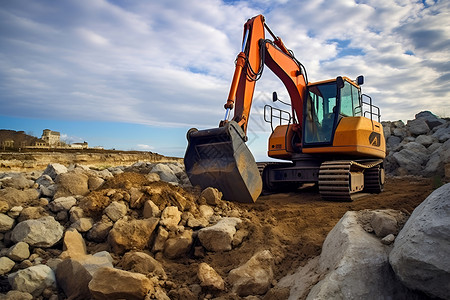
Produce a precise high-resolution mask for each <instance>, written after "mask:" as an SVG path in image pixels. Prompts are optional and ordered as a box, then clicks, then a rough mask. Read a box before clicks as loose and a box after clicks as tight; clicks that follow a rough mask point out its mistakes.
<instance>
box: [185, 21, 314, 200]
mask: <svg viewBox="0 0 450 300" xmlns="http://www.w3.org/2000/svg"><path fill="white" fill-rule="evenodd" d="M265 29H267V31H269V33H270V34H271V35H272V37H273V38H274V40H273V41H270V40H266V39H265ZM264 66H267V67H269V68H270V69H271V70H272V71H273V72H274V73H275V75H277V76H278V77H279V78H280V80H281V81H282V82H283V84H284V85H285V86H286V89H287V91H288V93H289V96H290V98H291V102H292V110H293V116H295V117H294V120H293V123H296V125H295V126H297V127H298V129H300V128H301V126H302V120H303V117H302V114H303V99H305V96H306V93H307V91H306V85H307V83H306V79H305V78H306V74H304V72H302V69H303V68H302V65H301V64H300V62H298V61H297V60H296V59H295V57H294V56H293V54H292V52H290V51H289V50H288V49H287V48H286V47H285V46H284V44H283V42H282V41H281V39H280V38H278V37H276V36H275V35H274V34H273V33H272V31H271V30H270V29H269V27H268V26H267V25H265V23H264V17H263V16H262V15H258V16H256V17H254V18H252V19H250V20H248V21H247V22H246V23H245V25H244V35H243V42H242V51H241V52H240V53H239V54H238V56H237V59H236V67H235V71H234V75H233V80H232V83H231V87H230V92H229V95H228V100H227V102H226V104H225V109H226V113H225V119H224V120H223V121H221V122H220V125H219V127H218V128H212V129H206V130H200V131H199V130H197V129H195V128H192V129H190V130H189V131H188V133H187V139H188V147H187V149H186V154H185V156H184V164H185V167H186V172H187V174H188V176H189V179H190V181H191V183H192V184H193V185H199V186H200V187H202V188H206V187H210V186H211V187H216V188H218V189H219V190H220V191H221V192H222V193H223V197H224V199H226V200H230V201H237V202H244V203H252V202H254V201H256V199H257V198H258V196H259V194H260V193H261V190H262V181H261V176H260V173H259V170H258V167H257V165H256V162H255V159H254V157H253V155H252V154H251V152H250V150H249V149H248V147H247V146H246V145H245V142H246V141H247V135H246V133H247V126H248V120H249V116H250V109H251V106H252V101H253V93H254V90H255V84H256V81H257V80H258V79H259V78H260V77H261V74H262V72H263V69H264ZM232 109H234V116H233V118H232V120H229V116H230V111H231V110H232ZM296 131H297V132H301V130H296Z"/></svg>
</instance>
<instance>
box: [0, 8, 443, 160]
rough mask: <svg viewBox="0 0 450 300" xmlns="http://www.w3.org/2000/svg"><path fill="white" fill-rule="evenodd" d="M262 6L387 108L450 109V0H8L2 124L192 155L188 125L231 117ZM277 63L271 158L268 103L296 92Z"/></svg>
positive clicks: (256, 122) (323, 68)
mask: <svg viewBox="0 0 450 300" xmlns="http://www.w3.org/2000/svg"><path fill="white" fill-rule="evenodd" d="M260 13H262V14H264V15H265V17H266V22H267V23H268V25H269V26H270V27H271V29H272V30H273V31H274V32H275V33H276V34H277V35H279V36H280V37H282V38H283V40H284V42H285V44H286V45H287V47H288V48H290V49H292V50H293V51H294V52H295V54H296V57H297V58H298V59H299V60H300V61H301V62H302V63H303V64H304V65H305V67H306V69H307V71H308V77H309V79H310V81H318V80H322V79H328V78H334V77H336V76H338V75H345V76H348V77H350V78H356V77H357V76H358V75H361V74H362V75H364V76H365V78H366V80H365V81H366V82H365V85H364V86H363V89H364V92H365V93H367V94H369V95H371V96H372V98H373V99H374V102H375V103H376V104H377V105H378V106H380V107H381V112H382V119H383V120H399V119H402V120H404V121H406V120H409V119H413V118H414V115H415V114H416V113H418V112H420V111H422V110H430V111H432V112H434V113H435V114H437V115H440V116H443V117H450V104H449V103H450V101H449V96H450V84H449V83H450V74H449V73H450V21H449V20H450V1H434V0H426V1H408V0H397V1H394V0H367V1H362V0H357V1H355V0H315V1H303V0H300V1H299V0H292V1H291V0H251V1H238V0H236V1H221V0H208V1H195V0H184V1H175V0H166V1H138V0H129V1H124V0H123V1H122V0H117V1H112V0H110V1H106V0H89V1H78V0H66V1H50V0H35V1H25V0H14V1H13V0H5V1H2V2H1V4H0V128H1V129H13V130H24V131H26V132H31V133H33V134H34V135H36V136H40V135H41V133H42V130H43V129H46V128H49V129H52V130H55V131H59V132H61V135H62V137H63V138H64V139H65V140H66V141H69V142H79V141H87V142H88V143H89V145H91V146H104V147H105V148H115V149H123V150H150V151H154V152H158V153H161V154H165V155H175V156H183V155H184V150H185V148H186V145H187V142H186V139H185V134H186V131H187V130H188V129H189V128H191V127H197V128H199V129H205V128H211V127H216V126H217V124H218V123H219V121H220V119H221V118H223V115H224V110H223V104H224V103H225V102H226V97H227V95H228V89H229V85H230V82H231V78H232V75H233V70H234V60H235V57H236V55H237V53H238V51H239V48H240V43H241V39H242V26H243V24H244V23H245V21H246V20H247V19H248V18H250V17H253V16H255V15H257V14H260ZM265 70H266V72H265V73H264V74H263V77H262V79H261V80H260V81H259V82H258V83H257V85H256V92H255V99H254V104H253V108H252V112H253V113H252V116H251V120H250V123H249V132H248V133H249V145H250V149H251V150H252V152H253V153H254V155H255V156H256V158H257V159H258V160H263V159H264V158H265V152H266V141H267V137H268V135H269V134H270V125H268V124H265V123H264V122H263V114H262V111H263V107H264V105H265V104H269V103H271V100H270V99H271V94H272V92H273V91H274V90H276V91H277V92H278V93H279V96H280V98H281V99H283V100H285V101H286V100H288V96H287V93H286V91H285V89H284V87H283V85H282V84H281V82H280V81H279V80H278V79H277V78H276V77H275V76H274V75H272V74H270V70H269V69H268V68H266V69H265ZM282 108H283V107H282Z"/></svg>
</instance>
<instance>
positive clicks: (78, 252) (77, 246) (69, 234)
mask: <svg viewBox="0 0 450 300" xmlns="http://www.w3.org/2000/svg"><path fill="white" fill-rule="evenodd" d="M86 254H87V252H86V243H85V242H84V239H83V237H82V236H81V234H80V233H79V232H78V231H77V230H75V229H68V230H67V231H66V232H65V234H64V241H63V252H62V253H61V258H77V257H81V256H85V255H86Z"/></svg>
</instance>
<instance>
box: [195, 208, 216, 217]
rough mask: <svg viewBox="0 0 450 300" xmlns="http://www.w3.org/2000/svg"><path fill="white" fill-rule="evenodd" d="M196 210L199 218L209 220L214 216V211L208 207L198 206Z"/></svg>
mask: <svg viewBox="0 0 450 300" xmlns="http://www.w3.org/2000/svg"><path fill="white" fill-rule="evenodd" d="M198 210H199V211H200V216H202V217H203V218H205V219H206V220H209V218H211V217H212V216H213V215H214V209H213V208H212V207H211V206H208V205H200V206H199V208H198Z"/></svg>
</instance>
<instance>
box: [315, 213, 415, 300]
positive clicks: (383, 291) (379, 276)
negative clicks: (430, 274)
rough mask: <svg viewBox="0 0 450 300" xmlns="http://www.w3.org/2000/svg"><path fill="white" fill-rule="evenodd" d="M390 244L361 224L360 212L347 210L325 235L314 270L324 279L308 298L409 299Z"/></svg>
mask: <svg viewBox="0 0 450 300" xmlns="http://www.w3.org/2000/svg"><path fill="white" fill-rule="evenodd" d="M386 247H387V246H385V245H383V244H382V243H381V242H380V240H379V239H377V238H376V237H375V236H373V235H372V234H369V233H367V232H366V231H365V230H364V229H363V228H362V227H361V225H360V224H359V223H358V212H354V211H348V212H346V213H345V215H344V216H343V217H342V218H341V219H340V220H339V222H338V223H337V224H336V226H335V227H334V228H333V229H332V230H331V231H330V233H328V235H327V237H326V239H325V242H324V244H323V247H322V253H321V255H320V258H319V264H318V268H317V269H316V270H315V271H314V273H316V274H317V273H319V274H322V279H321V281H319V282H318V283H317V284H316V285H315V286H314V287H313V288H312V289H311V291H310V293H309V295H308V297H307V299H374V297H375V298H377V299H392V298H394V296H393V295H397V294H401V295H404V296H405V297H406V298H405V299H408V296H407V294H404V292H405V291H404V288H403V286H402V285H401V284H400V283H399V282H398V281H397V280H396V278H395V274H394V272H393V271H392V270H391V268H390V266H389V263H388V255H387V252H388V251H387V249H386ZM375 295H376V296H375Z"/></svg>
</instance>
